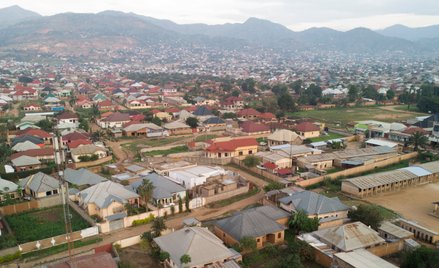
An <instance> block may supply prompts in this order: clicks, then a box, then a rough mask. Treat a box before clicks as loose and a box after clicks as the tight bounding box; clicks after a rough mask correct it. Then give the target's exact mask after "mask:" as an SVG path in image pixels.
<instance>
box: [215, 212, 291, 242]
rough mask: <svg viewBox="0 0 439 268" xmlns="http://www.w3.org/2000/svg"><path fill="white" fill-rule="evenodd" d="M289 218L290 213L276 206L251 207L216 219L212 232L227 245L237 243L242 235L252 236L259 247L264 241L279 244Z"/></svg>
mask: <svg viewBox="0 0 439 268" xmlns="http://www.w3.org/2000/svg"><path fill="white" fill-rule="evenodd" d="M289 218H290V213H287V212H286V211H284V210H282V209H279V208H276V207H272V206H261V207H256V208H251V209H246V210H243V211H240V212H236V213H235V214H234V215H232V216H230V217H227V218H224V219H221V220H218V221H216V222H215V223H214V233H215V235H216V236H217V237H219V238H220V239H221V240H223V241H224V243H225V244H226V245H229V246H233V245H236V244H238V243H239V241H240V240H241V239H242V238H243V237H252V238H254V239H255V241H256V247H257V248H258V249H260V248H263V247H264V246H265V245H266V243H271V244H279V243H282V242H283V241H284V231H285V229H286V227H285V225H286V224H287V222H288V220H289Z"/></svg>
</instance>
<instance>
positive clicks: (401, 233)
mask: <svg viewBox="0 0 439 268" xmlns="http://www.w3.org/2000/svg"><path fill="white" fill-rule="evenodd" d="M378 230H382V231H384V232H386V233H388V234H391V235H393V236H395V237H397V238H401V239H402V238H407V237H411V236H413V233H412V232H409V231H407V230H405V229H403V228H401V227H399V226H397V225H395V224H393V223H391V222H388V221H385V222H383V223H381V226H380V227H379V228H378Z"/></svg>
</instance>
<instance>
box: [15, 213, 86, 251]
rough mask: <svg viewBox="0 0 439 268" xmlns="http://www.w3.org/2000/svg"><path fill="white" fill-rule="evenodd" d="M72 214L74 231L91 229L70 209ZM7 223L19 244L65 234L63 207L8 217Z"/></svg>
mask: <svg viewBox="0 0 439 268" xmlns="http://www.w3.org/2000/svg"><path fill="white" fill-rule="evenodd" d="M70 213H71V214H72V220H71V222H72V230H73V231H78V230H82V229H85V228H87V227H89V224H88V223H87V222H86V221H85V220H84V219H83V218H82V217H81V216H79V215H78V214H77V213H76V212H75V211H74V210H73V209H70ZM6 221H7V222H8V224H9V226H10V227H11V229H12V232H13V235H14V236H15V238H16V240H17V242H18V243H19V244H22V243H26V242H30V241H36V240H40V239H43V238H48V237H53V236H57V235H61V234H63V233H65V225H64V214H63V207H62V206H55V207H51V208H46V209H38V210H31V211H26V212H23V213H19V214H14V215H10V216H6Z"/></svg>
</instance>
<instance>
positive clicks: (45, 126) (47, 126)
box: [36, 119, 53, 132]
mask: <svg viewBox="0 0 439 268" xmlns="http://www.w3.org/2000/svg"><path fill="white" fill-rule="evenodd" d="M36 125H37V126H38V127H40V128H41V129H42V130H44V131H47V132H51V131H53V122H52V121H50V120H49V119H43V120H41V121H38V122H37V124H36Z"/></svg>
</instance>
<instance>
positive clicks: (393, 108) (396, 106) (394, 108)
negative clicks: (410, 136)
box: [379, 105, 421, 116]
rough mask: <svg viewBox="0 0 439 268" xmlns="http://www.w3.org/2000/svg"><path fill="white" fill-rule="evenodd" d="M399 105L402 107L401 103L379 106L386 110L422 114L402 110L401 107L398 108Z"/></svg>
mask: <svg viewBox="0 0 439 268" xmlns="http://www.w3.org/2000/svg"><path fill="white" fill-rule="evenodd" d="M398 107H400V105H391V106H380V107H379V108H380V109H381V110H386V111H390V112H397V113H403V114H413V115H414V116H415V115H420V114H421V113H416V112H411V111H405V110H400V109H397V108H398Z"/></svg>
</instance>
